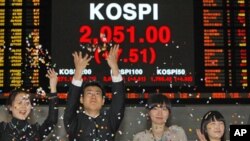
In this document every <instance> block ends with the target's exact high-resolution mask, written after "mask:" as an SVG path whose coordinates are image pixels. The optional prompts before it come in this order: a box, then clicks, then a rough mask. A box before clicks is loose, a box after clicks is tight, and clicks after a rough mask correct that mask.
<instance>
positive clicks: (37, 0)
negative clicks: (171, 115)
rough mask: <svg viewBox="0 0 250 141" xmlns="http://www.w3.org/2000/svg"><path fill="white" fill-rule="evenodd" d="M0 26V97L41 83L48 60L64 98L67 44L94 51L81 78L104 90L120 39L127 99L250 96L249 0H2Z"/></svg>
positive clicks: (69, 64)
mask: <svg viewBox="0 0 250 141" xmlns="http://www.w3.org/2000/svg"><path fill="white" fill-rule="evenodd" d="M0 27H1V29H0V47H1V48H0V58H2V59H0V72H1V74H0V93H2V95H1V96H3V95H4V94H5V93H7V92H8V91H9V90H11V89H13V88H15V87H26V88H30V89H31V91H34V92H35V91H38V92H39V91H41V90H43V89H47V85H48V82H47V79H46V78H45V77H44V76H45V73H46V69H47V68H49V67H54V68H55V69H56V70H57V72H58V77H59V84H58V91H59V92H60V96H61V97H62V98H65V96H66V92H67V90H68V86H69V83H70V82H71V80H72V76H73V74H74V63H73V59H72V53H73V52H74V51H82V52H83V53H87V54H89V55H91V56H92V57H93V58H92V60H91V62H90V64H89V65H88V67H87V68H86V69H85V70H84V72H83V80H84V81H89V80H90V81H91V80H99V81H102V82H104V84H105V86H106V87H107V88H108V89H109V88H110V82H111V78H110V70H109V67H108V65H107V63H106V61H105V58H106V56H107V53H108V51H109V49H110V47H111V46H113V45H114V44H119V45H120V48H119V55H118V56H119V58H118V62H119V67H120V72H121V74H122V76H123V78H124V81H125V85H126V90H127V93H128V94H127V98H131V99H132V98H146V97H147V96H148V93H153V92H162V93H165V94H166V95H168V96H169V97H170V98H182V99H186V98H220V99H228V98H230V99H231V98H249V97H250V92H249V85H248V84H249V79H248V77H249V67H248V66H249V65H250V64H249V57H248V56H249V53H250V51H249V45H250V39H249V37H250V28H249V27H250V2H249V0H185V1H183V0H175V1H173V0H152V1H149V0H137V1H129V0H118V1H111V0H96V1H90V0H74V1H69V0H53V1H48V0H26V1H24V0H2V1H0ZM107 96H110V95H109V94H107ZM3 97H4V96H3Z"/></svg>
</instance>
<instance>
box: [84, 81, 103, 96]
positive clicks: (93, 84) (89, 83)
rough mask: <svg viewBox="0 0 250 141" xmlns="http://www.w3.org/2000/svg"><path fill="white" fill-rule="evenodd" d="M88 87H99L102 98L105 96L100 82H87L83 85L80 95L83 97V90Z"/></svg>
mask: <svg viewBox="0 0 250 141" xmlns="http://www.w3.org/2000/svg"><path fill="white" fill-rule="evenodd" d="M89 86H96V87H99V88H100V89H101V90H102V96H105V93H106V92H105V89H104V86H103V85H102V83H101V82H99V81H89V82H86V83H84V84H83V86H82V94H83V95H84V90H85V89H86V88H87V87H89Z"/></svg>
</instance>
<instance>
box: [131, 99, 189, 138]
mask: <svg viewBox="0 0 250 141" xmlns="http://www.w3.org/2000/svg"><path fill="white" fill-rule="evenodd" d="M147 108H148V109H149V111H148V115H149V118H150V123H151V127H150V129H147V130H145V131H142V132H139V133H137V134H136V135H135V136H134V138H133V141H187V136H186V134H185V131H184V129H183V128H182V127H179V126H177V125H172V126H167V125H166V123H167V121H168V119H169V117H170V114H171V103H170V101H169V100H168V98H167V97H166V96H164V95H162V94H155V95H153V96H151V97H150V98H149V100H148V103H147Z"/></svg>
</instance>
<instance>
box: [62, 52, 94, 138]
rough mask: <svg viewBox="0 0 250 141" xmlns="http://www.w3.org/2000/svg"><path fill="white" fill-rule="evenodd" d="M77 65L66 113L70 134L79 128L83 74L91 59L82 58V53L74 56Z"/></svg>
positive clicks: (64, 119)
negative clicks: (78, 111) (78, 115)
mask: <svg viewBox="0 0 250 141" xmlns="http://www.w3.org/2000/svg"><path fill="white" fill-rule="evenodd" d="M72 56H73V59H74V65H75V74H74V76H73V80H72V84H71V85H70V88H69V92H68V99H67V105H66V109H65V111H64V118H63V121H64V126H65V129H66V131H67V133H68V134H74V131H75V129H76V127H77V118H76V116H77V113H76V111H77V110H78V108H79V106H80V95H81V93H82V87H81V86H82V72H83V70H84V69H85V68H86V67H87V65H88V64H89V62H90V60H91V57H89V56H88V55H85V56H84V57H83V56H82V53H81V52H74V53H73V54H72Z"/></svg>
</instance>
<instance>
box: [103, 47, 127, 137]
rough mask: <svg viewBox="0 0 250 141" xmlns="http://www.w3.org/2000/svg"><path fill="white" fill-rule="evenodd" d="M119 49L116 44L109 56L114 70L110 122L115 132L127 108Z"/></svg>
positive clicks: (109, 63)
mask: <svg viewBox="0 0 250 141" xmlns="http://www.w3.org/2000/svg"><path fill="white" fill-rule="evenodd" d="M118 51H119V45H115V46H114V47H112V48H111V49H110V51H109V55H108V58H107V62H108V65H109V67H110V69H111V70H112V74H111V77H112V82H113V83H112V102H111V107H110V118H109V122H110V125H111V127H112V130H113V132H116V131H117V129H118V128H119V126H120V123H121V121H122V119H123V116H124V110H125V88H124V83H123V81H122V76H121V74H120V73H119V67H118V63H117V60H118Z"/></svg>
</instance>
